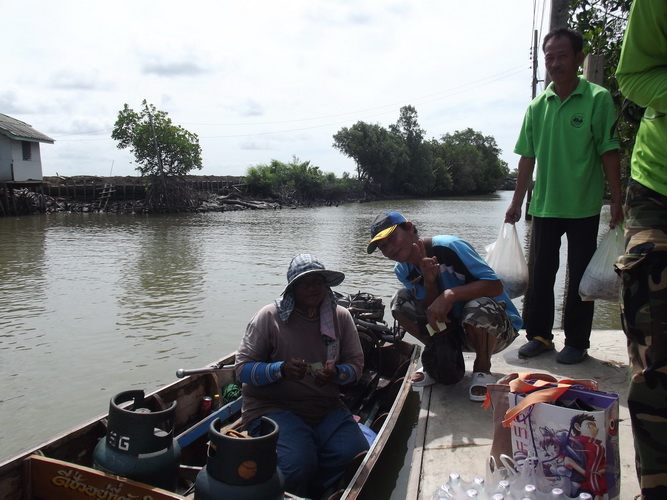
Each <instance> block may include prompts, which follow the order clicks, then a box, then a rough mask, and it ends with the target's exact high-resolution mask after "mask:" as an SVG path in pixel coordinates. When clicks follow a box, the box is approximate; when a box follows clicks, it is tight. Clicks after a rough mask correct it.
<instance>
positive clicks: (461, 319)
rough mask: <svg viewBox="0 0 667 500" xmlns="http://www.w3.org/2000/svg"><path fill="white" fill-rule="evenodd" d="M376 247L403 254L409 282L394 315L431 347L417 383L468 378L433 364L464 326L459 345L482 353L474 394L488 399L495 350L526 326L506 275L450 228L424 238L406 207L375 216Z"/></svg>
mask: <svg viewBox="0 0 667 500" xmlns="http://www.w3.org/2000/svg"><path fill="white" fill-rule="evenodd" d="M376 248H379V249H380V251H381V252H382V254H383V255H384V256H385V257H387V258H389V259H391V260H393V261H396V265H395V266H394V273H396V277H397V278H398V279H399V281H400V282H401V283H403V285H404V288H403V289H401V290H399V291H398V292H396V294H395V295H394V297H393V298H392V303H391V310H392V315H393V316H394V318H396V320H397V321H398V323H399V324H400V325H401V326H402V327H403V328H404V329H405V330H406V331H407V332H408V333H410V334H411V335H412V336H413V337H415V338H417V339H419V340H420V341H421V342H422V343H424V345H425V346H426V348H425V350H424V356H423V357H422V361H423V362H424V368H422V369H420V371H419V373H418V375H417V378H416V379H415V380H414V381H413V385H416V386H424V385H430V384H433V383H436V382H443V383H455V382H458V380H460V378H461V377H462V374H460V375H459V376H456V375H452V374H447V373H444V374H443V372H442V370H448V369H451V366H442V363H440V364H439V366H431V367H429V366H427V364H426V358H428V357H429V354H430V351H431V350H432V349H434V348H436V345H437V344H438V343H439V342H440V341H441V340H440V339H441V338H442V335H450V336H451V335H455V334H456V333H455V332H456V331H457V330H458V331H462V332H463V335H462V342H461V343H462V345H459V346H458V348H459V349H465V350H470V351H472V352H475V353H476V358H475V361H474V364H473V375H472V383H471V385H470V389H469V396H470V399H471V400H472V401H483V400H484V399H485V396H486V384H489V383H494V382H495V379H494V378H493V377H492V376H491V355H492V354H494V353H496V352H499V351H501V350H503V349H505V348H506V347H507V346H508V345H510V344H511V343H512V341H513V340H514V339H515V338H516V337H517V336H518V330H519V329H520V328H521V325H522V322H521V317H520V316H519V313H518V311H517V310H516V308H515V307H514V304H512V301H511V300H510V298H509V296H508V295H507V294H506V293H505V291H504V289H503V284H502V281H501V280H500V279H499V278H498V276H497V275H496V273H495V272H494V271H493V269H491V268H490V267H489V266H488V264H487V263H486V262H485V261H484V259H482V257H480V255H479V254H478V253H477V252H476V251H475V249H474V248H473V247H472V246H471V245H470V244H469V243H468V242H466V241H464V240H462V239H461V238H458V237H456V236H449V235H442V236H435V237H433V238H420V237H419V235H418V233H417V228H416V227H415V225H414V224H413V223H412V222H410V221H408V220H407V219H406V218H405V217H403V215H401V214H400V213H398V212H383V213H381V214H379V215H378V216H377V217H376V218H375V220H374V221H373V224H372V226H371V241H370V243H369V244H368V248H367V252H368V253H373V252H374V251H375V249H376ZM454 346H455V344H454ZM461 358H462V355H461ZM436 365H438V363H436ZM450 375H451V376H450Z"/></svg>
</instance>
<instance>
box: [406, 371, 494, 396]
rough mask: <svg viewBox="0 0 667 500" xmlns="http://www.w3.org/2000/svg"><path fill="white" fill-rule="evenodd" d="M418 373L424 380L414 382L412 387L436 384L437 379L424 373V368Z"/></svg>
mask: <svg viewBox="0 0 667 500" xmlns="http://www.w3.org/2000/svg"><path fill="white" fill-rule="evenodd" d="M417 373H421V374H422V378H421V380H413V381H412V387H427V386H429V385H433V384H435V383H436V382H435V379H434V378H433V377H431V376H430V375H429V374H428V373H426V372H425V371H424V367H423V366H422V367H421V368H419V369H418V370H417V371H415V375H416V374H417ZM482 401H484V400H482Z"/></svg>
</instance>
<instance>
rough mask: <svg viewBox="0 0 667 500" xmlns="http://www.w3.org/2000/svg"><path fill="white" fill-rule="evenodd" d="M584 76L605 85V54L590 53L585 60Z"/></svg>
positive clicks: (590, 80)
mask: <svg viewBox="0 0 667 500" xmlns="http://www.w3.org/2000/svg"><path fill="white" fill-rule="evenodd" d="M584 78H586V80H588V81H589V82H591V83H596V84H598V85H604V55H603V54H588V55H587V56H586V59H585V60H584Z"/></svg>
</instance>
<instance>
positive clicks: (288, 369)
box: [283, 358, 308, 380]
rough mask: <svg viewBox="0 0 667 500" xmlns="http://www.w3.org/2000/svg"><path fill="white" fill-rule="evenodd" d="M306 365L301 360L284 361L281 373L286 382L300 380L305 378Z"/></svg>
mask: <svg viewBox="0 0 667 500" xmlns="http://www.w3.org/2000/svg"><path fill="white" fill-rule="evenodd" d="M307 368H308V363H306V362H305V361H304V360H302V359H298V358H291V359H288V360H287V361H285V364H284V365H283V371H284V372H285V378H286V379H287V380H302V379H303V377H305V376H306V370H307Z"/></svg>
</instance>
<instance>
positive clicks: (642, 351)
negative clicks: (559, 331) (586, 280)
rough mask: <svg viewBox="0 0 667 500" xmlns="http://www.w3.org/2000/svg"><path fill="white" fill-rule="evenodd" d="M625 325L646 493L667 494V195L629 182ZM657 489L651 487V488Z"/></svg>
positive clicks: (622, 264) (623, 266) (622, 263)
mask: <svg viewBox="0 0 667 500" xmlns="http://www.w3.org/2000/svg"><path fill="white" fill-rule="evenodd" d="M625 210H626V215H625V222H626V253H625V255H623V256H622V257H621V258H620V259H619V261H618V262H617V263H616V268H617V270H618V273H619V274H620V275H621V277H622V278H623V291H622V293H623V302H622V306H621V310H622V315H621V317H622V320H623V330H624V331H625V334H626V336H627V338H628V353H629V356H630V365H631V369H632V378H631V381H630V389H629V391H628V409H629V410H630V418H631V420H632V429H633V434H634V439H635V450H636V453H637V474H638V475H639V478H640V484H641V486H642V494H643V498H660V499H665V498H667V462H666V461H667V196H664V195H661V194H659V193H656V192H655V191H652V190H650V189H648V188H647V187H645V186H642V185H641V184H639V183H637V182H631V183H630V185H629V186H628V191H627V198H626V205H625ZM649 488H652V489H654V490H655V491H654V492H653V494H649V493H648V491H647V490H648V489H649Z"/></svg>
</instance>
